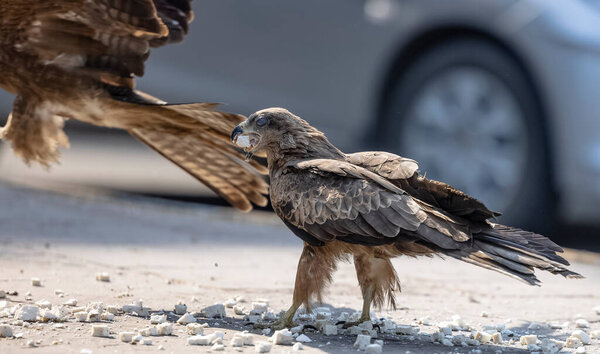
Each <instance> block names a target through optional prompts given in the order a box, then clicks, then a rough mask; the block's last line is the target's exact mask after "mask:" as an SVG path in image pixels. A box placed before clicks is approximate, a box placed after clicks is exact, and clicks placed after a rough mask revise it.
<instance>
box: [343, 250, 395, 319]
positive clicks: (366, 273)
mask: <svg viewBox="0 0 600 354" xmlns="http://www.w3.org/2000/svg"><path fill="white" fill-rule="evenodd" d="M354 267H355V268H356V275H357V277H358V283H359V284H360V289H361V290H362V295H363V307H362V314H361V316H360V319H359V320H358V322H347V323H345V324H344V328H349V327H352V326H356V325H358V324H361V323H363V322H365V321H370V320H371V303H373V302H374V303H375V304H376V305H378V306H382V305H383V303H384V301H385V299H386V298H387V300H388V301H389V303H390V305H391V306H392V307H393V308H395V307H396V304H395V299H394V291H395V290H397V289H400V282H399V281H398V278H397V275H396V272H395V271H394V268H393V267H392V264H391V262H390V260H389V259H388V258H377V257H375V256H374V255H372V254H360V255H354Z"/></svg>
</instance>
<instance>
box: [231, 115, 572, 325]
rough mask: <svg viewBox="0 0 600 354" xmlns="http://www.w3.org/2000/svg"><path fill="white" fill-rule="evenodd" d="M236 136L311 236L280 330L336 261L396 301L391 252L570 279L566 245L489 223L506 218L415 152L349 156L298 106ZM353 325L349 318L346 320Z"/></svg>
mask: <svg viewBox="0 0 600 354" xmlns="http://www.w3.org/2000/svg"><path fill="white" fill-rule="evenodd" d="M231 139H232V141H233V142H235V143H236V144H238V146H240V147H243V148H245V149H246V151H247V152H248V154H249V155H251V154H252V153H254V152H256V151H261V150H262V151H264V152H266V154H267V160H268V164H269V175H270V178H271V203H272V205H273V208H274V209H275V212H276V213H277V215H278V216H279V217H280V218H281V219H282V220H283V222H284V223H285V225H287V227H288V228H290V229H291V230H292V231H293V232H294V234H296V236H298V237H300V238H301V239H302V240H303V241H304V250H303V251H302V256H301V257H300V261H299V263H298V271H297V273H296V284H295V286H294V297H293V304H292V306H291V307H290V309H289V310H288V311H287V312H286V314H285V315H284V316H283V317H282V318H281V319H280V320H279V322H277V323H275V325H274V327H275V328H282V327H289V326H292V325H293V322H292V318H293V316H294V314H295V312H296V310H297V309H298V308H299V307H300V306H301V305H302V304H304V305H305V306H309V301H310V300H311V297H313V296H316V297H317V299H318V300H319V301H321V296H322V291H323V289H324V288H325V287H326V286H327V285H328V283H329V282H330V281H331V275H332V272H333V271H334V270H335V268H336V262H337V261H338V260H342V259H348V258H349V257H350V256H352V257H354V265H355V268H356V273H357V276H358V282H359V284H360V287H361V290H362V295H363V301H364V303H363V308H362V316H361V318H360V321H361V322H363V321H368V320H370V317H369V313H370V308H371V303H373V304H375V305H376V306H378V307H381V306H382V305H383V304H384V302H385V300H386V299H387V300H388V302H389V304H390V305H391V306H392V307H395V299H394V291H395V290H399V289H400V282H399V281H398V277H397V275H396V272H395V270H394V268H393V267H392V264H391V262H390V259H391V258H392V257H396V256H400V255H408V256H421V255H424V256H431V255H433V254H442V255H447V256H450V257H454V258H457V259H460V260H462V261H465V262H468V263H472V264H475V265H478V266H480V267H484V268H488V269H491V270H495V271H498V272H501V273H503V274H506V275H508V276H511V277H514V278H517V279H519V280H522V281H524V282H526V283H528V284H532V285H536V284H538V283H539V281H538V279H537V278H536V276H535V275H534V268H537V269H542V270H546V271H549V272H552V273H554V274H560V275H563V276H565V277H567V278H580V277H581V276H580V275H579V274H577V273H574V272H572V271H570V270H568V269H566V268H565V266H566V265H568V264H569V263H568V262H567V261H566V260H565V259H564V258H562V257H560V256H558V255H557V254H556V252H562V249H561V248H560V247H559V246H558V245H556V244H555V243H553V242H552V241H550V240H549V239H548V238H546V237H544V236H541V235H537V234H534V233H532V232H527V231H523V230H519V229H516V228H511V227H508V226H503V225H499V224H494V223H491V222H489V221H488V219H490V218H494V217H495V216H498V215H499V214H498V213H494V212H491V211H490V210H488V209H487V208H486V207H485V205H483V204H482V203H481V202H479V201H477V200H476V199H474V198H471V197H469V196H468V195H466V194H464V193H463V192H461V191H458V190H456V189H453V188H452V187H450V186H448V185H446V184H444V183H441V182H437V181H433V180H429V179H427V178H425V177H424V176H421V175H420V174H419V172H418V171H417V169H418V166H417V163H416V162H415V161H414V160H411V159H407V158H402V157H400V156H397V155H394V154H391V153H387V152H359V153H354V154H344V153H343V152H342V151H340V150H339V149H337V148H336V147H335V146H333V145H332V144H331V143H330V142H329V141H328V140H327V138H326V137H325V135H324V134H323V133H321V132H320V131H318V130H317V129H315V128H313V127H312V126H310V125H309V124H308V123H307V122H306V121H304V120H302V119H300V118H299V117H297V116H295V115H294V114H292V113H290V112H289V111H287V110H285V109H282V108H271V109H266V110H263V111H259V112H256V113H254V114H253V115H251V116H250V117H249V118H248V119H247V120H246V121H244V122H243V123H241V124H240V125H238V126H237V127H236V128H235V129H234V130H233V133H232V136H231ZM347 325H348V324H347Z"/></svg>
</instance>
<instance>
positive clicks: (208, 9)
mask: <svg viewBox="0 0 600 354" xmlns="http://www.w3.org/2000/svg"><path fill="white" fill-rule="evenodd" d="M193 6H194V10H195V14H196V19H195V21H194V23H193V24H192V27H191V30H190V33H189V34H188V36H187V37H186V40H185V41H184V42H183V43H181V44H178V45H171V46H167V47H165V48H161V49H158V50H155V51H153V53H152V55H151V56H150V59H149V61H148V62H147V67H146V75H145V77H144V78H142V79H140V80H139V81H138V88H139V89H140V90H142V91H145V92H148V93H150V94H152V95H154V96H157V97H160V98H161V99H163V100H166V101H169V102H171V103H186V102H195V101H210V102H221V103H223V105H222V107H221V109H222V110H226V111H231V112H238V113H243V114H246V115H248V114H250V113H252V112H254V111H256V110H259V109H262V108H266V107H270V106H282V107H286V108H288V109H290V110H291V111H293V112H294V113H296V114H298V115H300V116H301V117H303V118H305V119H306V120H308V121H309V122H310V123H312V124H313V125H315V126H316V127H318V128H319V129H321V130H322V131H324V132H325V133H326V134H327V135H328V136H329V138H330V140H331V141H332V142H333V143H334V144H336V145H337V146H338V147H340V148H342V149H343V150H344V151H346V152H353V151H359V150H371V149H378V150H379V149H383V150H387V151H391V152H394V153H397V154H400V155H402V156H406V157H410V158H413V159H416V160H418V161H419V162H420V170H421V172H423V173H426V175H427V177H429V178H433V179H439V180H441V181H444V182H447V183H449V184H451V185H453V186H455V187H456V188H459V189H462V190H464V191H465V192H467V193H469V194H471V195H473V196H475V197H477V198H479V199H481V200H482V201H484V202H485V203H486V204H487V205H488V206H489V207H490V208H491V209H493V210H497V211H500V212H502V213H503V214H504V215H503V216H502V217H501V218H500V219H499V222H503V223H508V224H511V225H515V226H520V227H523V228H527V229H532V230H535V231H538V232H542V233H545V234H547V235H549V236H551V237H553V238H554V239H557V240H558V241H559V242H561V243H563V244H565V245H568V246H576V247H577V246H582V247H591V248H596V249H597V248H600V242H598V241H599V237H600V236H599V235H598V234H599V232H598V230H600V228H599V227H598V225H600V207H599V206H600V119H599V118H598V115H599V114H600V113H599V112H600V96H599V94H600V0H552V1H541V0H487V1H481V0H445V1H442V0H330V1H327V2H323V1H320V0H303V1H301V2H299V1H294V0H279V1H276V2H273V1H265V0H247V1H236V0H220V1H210V2H208V1H203V2H200V1H196V2H194V3H193ZM12 99H13V97H11V95H9V94H7V93H5V92H0V116H1V117H2V120H5V117H6V116H7V115H8V113H9V112H10V110H11V104H12ZM67 133H68V135H69V137H70V138H71V148H70V149H69V150H65V151H63V158H62V163H61V165H60V166H54V167H52V168H51V169H50V170H49V171H46V170H45V169H43V168H41V167H39V166H32V167H27V166H26V165H24V164H23V163H22V162H21V161H20V160H18V159H16V158H15V157H14V156H13V154H12V152H11V151H10V148H9V146H7V145H6V144H2V145H0V178H1V179H4V180H8V181H12V182H16V183H27V184H36V185H39V186H49V187H56V186H61V187H63V188H64V187H66V188H74V187H86V188H98V189H103V190H114V191H120V192H129V193H140V194H146V195H154V196H161V197H165V198H175V199H181V200H189V201H193V202H206V203H220V201H218V200H217V198H216V197H215V196H214V195H213V194H212V193H211V192H210V191H209V190H208V189H206V188H204V187H203V186H201V185H200V184H199V183H198V182H196V180H194V179H192V178H191V177H189V176H187V175H186V174H185V173H184V172H182V171H180V170H179V169H178V168H176V167H175V166H174V165H171V164H170V163H169V162H168V161H166V160H164V159H162V158H161V157H160V156H159V155H157V154H155V153H154V152H152V151H151V150H149V149H147V148H146V147H144V146H142V145H141V144H140V143H138V142H137V141H135V140H133V139H132V138H130V137H129V136H128V135H126V134H124V133H122V132H118V131H111V130H107V129H99V128H96V127H92V126H88V125H83V124H78V123H68V124H67Z"/></svg>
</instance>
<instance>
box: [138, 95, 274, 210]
mask: <svg viewBox="0 0 600 354" xmlns="http://www.w3.org/2000/svg"><path fill="white" fill-rule="evenodd" d="M215 106H216V105H214V104H207V103H197V104H186V105H173V106H169V105H162V106H161V105H154V106H153V105H147V106H139V105H131V107H132V109H134V110H138V111H139V110H142V111H143V114H144V115H145V116H146V118H147V119H144V122H145V124H143V125H137V126H131V127H130V128H129V130H128V131H129V133H130V134H131V135H132V136H134V137H135V138H137V139H139V140H140V141H141V142H143V143H144V144H146V145H148V146H149V147H150V148H152V149H153V150H155V151H156V152H158V153H159V154H161V155H162V156H164V157H165V158H167V159H168V160H170V161H171V162H173V163H175V164H176V165H177V166H179V167H180V168H182V169H183V170H185V171H186V172H187V173H189V174H190V175H192V176H193V177H194V178H196V179H198V180H199V181H201V182H202V183H204V184H205V185H206V186H208V187H209V188H211V189H212V190H213V191H214V192H215V193H217V194H218V195H219V196H221V197H223V198H224V199H225V200H227V201H228V202H229V203H230V204H231V205H233V206H234V207H236V208H238V209H240V210H243V211H249V210H251V209H252V203H254V204H256V205H259V206H265V205H266V204H267V202H268V201H267V198H266V196H265V195H266V194H267V193H268V184H267V183H266V181H265V178H264V177H263V176H262V175H261V174H266V172H267V170H266V168H265V167H264V166H262V165H260V164H259V163H258V162H256V161H254V160H251V161H250V162H245V161H244V160H243V159H242V155H241V154H240V153H239V152H238V151H237V150H236V149H235V148H234V147H233V145H231V142H230V140H229V134H230V132H231V130H233V128H234V127H235V125H236V124H238V123H239V122H240V121H241V119H242V117H241V116H238V115H235V114H228V113H222V112H218V111H215V110H214V107H215Z"/></svg>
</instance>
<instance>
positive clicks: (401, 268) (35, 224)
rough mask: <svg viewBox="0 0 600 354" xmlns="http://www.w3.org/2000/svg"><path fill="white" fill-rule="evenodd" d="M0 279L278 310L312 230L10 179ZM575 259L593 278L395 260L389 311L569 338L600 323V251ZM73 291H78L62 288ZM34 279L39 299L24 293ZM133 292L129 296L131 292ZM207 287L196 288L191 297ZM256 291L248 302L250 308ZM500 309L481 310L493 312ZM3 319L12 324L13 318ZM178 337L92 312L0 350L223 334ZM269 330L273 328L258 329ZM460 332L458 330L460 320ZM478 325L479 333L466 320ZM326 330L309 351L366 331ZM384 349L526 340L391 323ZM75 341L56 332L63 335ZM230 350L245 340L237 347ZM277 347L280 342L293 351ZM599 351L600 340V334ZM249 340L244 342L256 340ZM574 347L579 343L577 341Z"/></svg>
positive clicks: (1, 342) (150, 299)
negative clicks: (447, 333)
mask: <svg viewBox="0 0 600 354" xmlns="http://www.w3.org/2000/svg"><path fill="white" fill-rule="evenodd" d="M0 245H1V246H0V289H4V290H15V291H18V293H19V295H17V296H12V297H9V302H10V304H11V306H12V305H14V304H18V303H24V302H31V301H33V302H35V301H38V300H41V299H47V300H49V301H51V302H52V303H53V304H60V303H62V302H63V301H64V300H65V299H66V298H71V297H74V298H77V299H78V300H79V303H80V304H86V303H87V302H90V301H103V302H104V303H105V304H117V305H123V304H126V303H131V301H133V300H134V299H139V298H141V299H143V300H144V304H145V305H146V306H149V307H151V308H152V309H153V310H160V309H164V310H172V308H173V305H174V304H175V303H177V301H178V300H179V299H182V300H183V301H184V302H186V303H187V304H188V306H189V308H190V310H191V311H199V310H200V309H201V308H202V307H204V306H207V305H212V304H214V303H222V302H223V301H225V300H227V299H229V298H232V297H234V296H237V295H243V296H245V297H246V298H247V299H248V300H250V301H252V300H255V299H257V298H267V299H269V301H270V307H271V308H272V309H273V310H274V311H275V313H277V312H279V311H280V310H284V309H286V307H287V306H288V305H289V304H290V300H291V294H292V289H293V282H294V277H295V269H296V264H297V260H298V257H299V255H300V251H301V242H300V241H299V240H298V239H297V238H296V237H295V236H293V234H292V233H291V232H289V231H288V230H287V229H285V227H283V226H282V225H281V223H280V221H279V220H278V219H276V218H275V216H274V215H272V214H271V213H266V212H252V213H249V214H242V213H239V212H236V211H234V210H232V209H230V208H222V207H210V206H202V205H196V204H187V203H180V202H169V201H164V200H157V199H152V198H142V197H131V196H126V195H111V194H106V193H97V192H96V191H93V190H89V189H82V188H68V189H67V190H65V189H62V190H59V191H41V190H37V189H27V188H23V187H16V186H14V185H11V184H7V183H1V182H0ZM567 258H568V259H570V260H575V261H576V262H574V264H573V269H574V270H575V271H578V272H580V273H581V274H584V275H585V276H586V277H587V278H586V279H583V280H566V279H562V278H560V277H556V276H552V275H551V274H540V278H541V280H542V281H543V282H544V284H543V286H542V287H530V286H526V285H524V284H521V283H519V282H517V281H514V280H513V279H510V278H507V277H504V276H502V275H500V274H497V273H494V272H490V271H487V270H484V269H479V268H477V267H474V266H471V265H468V264H464V263H461V262H458V261H455V260H446V261H444V260H442V259H440V258H434V259H409V258H400V259H396V260H394V265H395V267H396V270H397V272H398V274H399V276H400V279H401V281H402V286H403V288H402V293H401V294H398V303H399V304H400V308H399V309H398V310H396V311H391V310H389V309H383V310H379V311H377V315H378V316H379V317H389V318H391V319H393V320H394V321H396V322H397V323H399V324H411V323H415V322H418V320H419V319H423V318H428V320H426V321H425V322H428V323H430V325H425V324H421V325H419V328H420V330H421V333H430V334H431V333H434V332H436V331H437V327H436V325H437V324H439V323H440V322H441V321H449V320H451V318H452V316H453V315H456V314H458V315H460V316H461V317H462V318H463V319H464V320H465V321H466V322H467V323H469V324H470V325H471V326H473V328H474V329H476V330H483V329H484V328H485V327H486V326H496V325H500V324H504V325H505V326H506V328H508V329H511V330H512V331H514V332H515V337H514V338H518V337H519V336H520V335H523V334H525V333H526V332H531V333H535V334H538V335H539V338H540V339H542V338H544V336H547V337H548V338H556V339H560V340H564V339H566V338H567V337H568V336H569V334H570V333H571V332H572V331H573V330H575V320H576V318H578V317H581V318H585V319H586V320H587V321H588V322H589V324H590V327H591V328H589V329H585V330H586V331H588V332H589V331H592V330H598V329H600V315H597V314H596V313H595V312H594V311H593V310H592V308H594V307H595V306H600V267H599V265H600V260H599V257H598V255H596V254H593V253H585V252H574V251H570V252H568V253H567ZM97 272H108V273H109V274H110V276H111V282H109V283H104V282H98V281H96V280H95V274H96V273H97ZM31 277H40V278H41V279H42V284H43V287H32V286H31V284H30V278H31ZM55 289H62V290H63V291H64V292H65V293H66V297H65V299H63V298H58V297H57V296H56V295H55V294H54V290H55ZM28 291H29V292H31V297H32V298H31V300H26V299H25V294H26V293H27V292H28ZM123 293H128V294H129V295H131V296H130V297H120V296H119V295H120V294H121V295H122V294H123ZM192 298H194V300H192ZM325 302H326V305H327V306H329V307H331V308H333V309H334V312H336V314H339V313H340V312H341V311H348V312H353V311H356V310H358V309H359V308H360V305H361V296H360V291H359V289H358V285H357V281H356V278H355V274H354V269H353V266H352V265H350V264H341V265H340V267H339V270H338V272H336V274H335V277H334V283H333V284H332V286H331V287H330V289H329V292H328V294H327V296H326V297H325ZM248 307H249V304H248V303H247V304H246V308H248ZM484 311H485V312H487V313H488V314H489V316H488V317H481V313H482V312H484ZM227 314H228V317H227V318H226V319H225V320H211V321H208V323H209V325H210V330H223V331H225V332H226V339H227V340H226V344H227V343H228V341H229V340H228V338H229V337H231V336H232V335H233V334H234V333H237V332H239V331H240V330H244V329H250V328H249V327H247V326H244V322H243V320H242V317H241V316H234V315H233V312H232V311H231V310H230V309H228V313H227ZM0 322H8V323H12V320H10V319H6V318H5V319H2V318H0ZM532 322H539V323H545V324H547V323H564V322H569V323H568V324H567V325H566V327H565V328H563V329H549V328H546V329H540V330H528V329H527V328H528V326H529V325H530V323H532ZM147 325H149V321H148V320H145V319H141V318H138V317H131V316H118V317H117V319H116V320H115V322H114V323H110V324H109V327H110V328H111V330H112V331H113V332H115V333H118V332H120V331H123V330H131V329H134V328H137V329H140V328H143V327H145V326H147ZM177 326H179V325H176V332H175V335H174V336H169V337H153V345H152V346H150V347H145V346H144V347H142V346H132V345H129V344H125V343H121V342H119V341H118V340H117V339H115V338H113V339H104V338H94V337H91V336H90V335H89V327H90V324H88V323H76V322H73V321H69V322H67V323H66V324H65V327H64V328H62V329H56V328H53V326H52V325H51V324H33V325H31V326H30V327H27V328H22V327H19V326H13V327H14V328H13V331H14V332H15V333H16V332H22V333H23V339H4V338H0V352H2V353H5V352H20V351H22V350H23V351H24V350H31V349H29V348H25V347H24V346H25V343H26V342H27V340H29V339H34V340H40V341H41V342H40V344H39V346H38V348H37V349H35V350H36V351H40V352H53V353H79V352H80V351H81V349H83V348H89V349H91V350H92V351H93V352H94V353H97V352H98V353H103V352H115V351H116V352H132V351H136V352H147V351H154V350H157V347H158V346H159V345H162V346H163V347H164V349H166V351H167V352H176V353H179V352H198V351H201V352H206V351H207V350H209V348H210V347H196V346H193V347H192V346H186V345H185V338H186V337H187V335H186V334H184V333H182V332H181V331H182V328H183V327H181V326H179V327H177ZM254 333H256V335H255V337H256V339H259V338H261V339H263V340H266V339H268V337H267V336H262V335H260V334H259V332H258V331H254ZM455 334H456V333H455ZM467 334H468V333H467ZM307 335H308V336H309V337H311V338H312V339H313V342H312V343H307V344H306V346H305V351H306V352H317V353H322V352H327V353H342V352H354V351H355V349H353V348H352V344H353V342H354V338H355V336H349V335H347V336H333V337H324V336H322V335H320V334H318V333H307ZM382 337H383V339H384V342H385V344H384V347H383V348H384V352H389V353H405V352H407V351H411V352H413V353H417V352H418V353H421V352H422V353H433V352H437V353H445V352H460V353H468V352H470V351H472V350H474V349H479V350H482V351H483V352H489V353H495V352H497V351H498V350H500V351H503V352H507V353H508V352H520V351H523V352H526V349H527V348H526V347H524V346H520V345H518V340H517V344H510V343H509V342H508V341H509V340H510V337H507V338H505V340H506V342H505V343H504V344H502V345H484V346H479V347H477V348H474V347H466V348H463V347H444V346H442V345H440V344H439V343H430V342H429V341H427V340H425V339H423V338H421V337H419V336H416V337H410V336H396V335H383V336H382ZM58 340H62V343H60V344H56V345H52V344H51V343H52V342H53V341H58ZM226 349H227V350H228V351H231V350H232V348H230V347H226ZM290 350H291V347H289V346H274V348H273V352H275V353H283V352H286V351H290ZM586 350H587V352H588V353H597V352H600V343H599V341H598V340H594V341H593V343H592V344H591V345H588V346H586ZM253 351H254V350H253V348H249V347H247V348H245V349H244V352H253ZM565 352H574V349H568V350H565Z"/></svg>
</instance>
